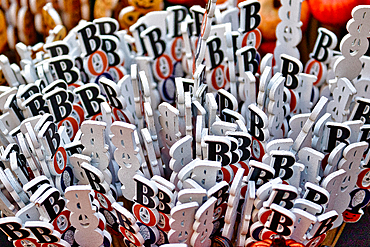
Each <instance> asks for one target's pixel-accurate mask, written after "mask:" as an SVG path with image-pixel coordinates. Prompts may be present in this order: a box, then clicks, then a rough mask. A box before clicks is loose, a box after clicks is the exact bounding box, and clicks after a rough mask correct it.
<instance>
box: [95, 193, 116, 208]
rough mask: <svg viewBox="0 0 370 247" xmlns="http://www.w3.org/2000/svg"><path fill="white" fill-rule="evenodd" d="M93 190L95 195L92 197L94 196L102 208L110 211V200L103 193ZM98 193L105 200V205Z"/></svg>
mask: <svg viewBox="0 0 370 247" xmlns="http://www.w3.org/2000/svg"><path fill="white" fill-rule="evenodd" d="M94 192H95V196H94V197H95V199H96V200H98V202H99V205H100V206H101V207H102V208H104V209H106V210H108V211H112V210H113V208H112V202H111V201H110V200H109V199H108V198H107V197H106V196H105V195H104V194H103V193H100V192H98V191H96V190H94ZM98 195H99V196H101V197H103V198H104V200H105V201H106V202H107V206H105V205H103V203H101V202H100V200H99V197H98Z"/></svg>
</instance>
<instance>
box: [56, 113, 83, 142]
mask: <svg viewBox="0 0 370 247" xmlns="http://www.w3.org/2000/svg"><path fill="white" fill-rule="evenodd" d="M66 125H67V126H66ZM60 126H65V127H66V130H72V131H69V132H68V131H67V135H68V137H69V139H70V140H71V141H72V140H73V139H74V138H75V136H76V134H77V131H78V129H79V128H78V122H77V120H76V119H75V118H73V117H67V118H65V119H63V120H62V121H60V122H59V123H58V128H59V127H60ZM68 127H72V128H68Z"/></svg>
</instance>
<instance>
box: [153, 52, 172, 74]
mask: <svg viewBox="0 0 370 247" xmlns="http://www.w3.org/2000/svg"><path fill="white" fill-rule="evenodd" d="M161 58H164V59H165V61H166V62H167V64H168V66H167V67H168V69H169V71H168V73H167V75H164V74H163V73H162V71H161V69H160V59H161ZM155 72H156V75H158V77H159V78H160V79H167V78H169V77H170V76H171V75H172V73H173V64H172V60H171V58H170V57H169V56H168V55H166V54H163V55H162V56H160V57H158V58H157V59H156V61H155Z"/></svg>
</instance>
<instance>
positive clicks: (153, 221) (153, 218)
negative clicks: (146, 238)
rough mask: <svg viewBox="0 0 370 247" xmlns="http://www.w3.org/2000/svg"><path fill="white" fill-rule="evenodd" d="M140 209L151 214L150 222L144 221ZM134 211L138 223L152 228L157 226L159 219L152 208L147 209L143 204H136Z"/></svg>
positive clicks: (133, 207)
mask: <svg viewBox="0 0 370 247" xmlns="http://www.w3.org/2000/svg"><path fill="white" fill-rule="evenodd" d="M140 209H144V210H146V211H147V212H148V213H149V221H148V222H144V221H143V219H142V218H141V216H140ZM132 211H133V213H134V215H135V217H136V218H137V219H138V221H140V222H141V223H143V224H144V225H146V226H150V227H152V226H155V225H157V217H156V216H155V214H154V213H153V211H152V210H151V209H150V208H147V207H145V206H143V205H141V204H138V203H136V204H134V206H132Z"/></svg>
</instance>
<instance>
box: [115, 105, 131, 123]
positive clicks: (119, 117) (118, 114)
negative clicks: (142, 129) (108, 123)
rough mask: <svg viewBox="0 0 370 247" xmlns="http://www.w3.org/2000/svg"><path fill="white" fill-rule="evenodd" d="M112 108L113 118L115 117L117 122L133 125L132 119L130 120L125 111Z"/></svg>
mask: <svg viewBox="0 0 370 247" xmlns="http://www.w3.org/2000/svg"><path fill="white" fill-rule="evenodd" d="M112 108H113V116H114V120H115V121H123V122H126V123H131V122H130V119H128V117H127V116H126V114H125V113H124V112H123V111H121V110H120V109H118V108H115V107H112Z"/></svg>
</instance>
